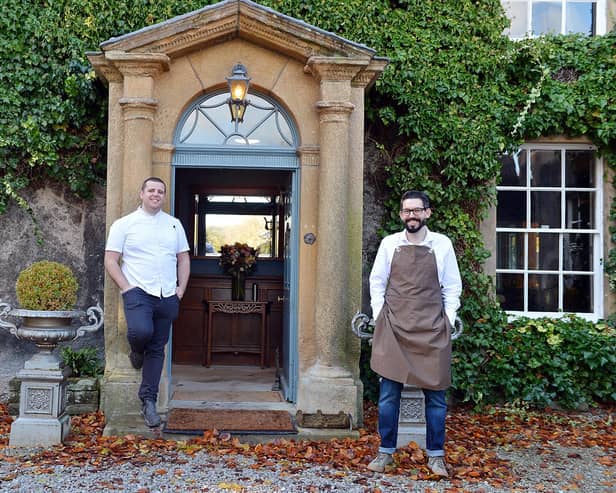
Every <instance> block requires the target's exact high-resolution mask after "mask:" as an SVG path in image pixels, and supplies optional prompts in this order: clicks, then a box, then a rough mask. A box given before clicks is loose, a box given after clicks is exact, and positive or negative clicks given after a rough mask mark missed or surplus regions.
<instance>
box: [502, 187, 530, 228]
mask: <svg viewBox="0 0 616 493" xmlns="http://www.w3.org/2000/svg"><path fill="white" fill-rule="evenodd" d="M497 200H498V209H497V210H496V226H497V227H499V228H521V227H524V226H525V225H526V192H523V191H520V192H517V191H504V190H502V191H499V192H498V194H497Z"/></svg>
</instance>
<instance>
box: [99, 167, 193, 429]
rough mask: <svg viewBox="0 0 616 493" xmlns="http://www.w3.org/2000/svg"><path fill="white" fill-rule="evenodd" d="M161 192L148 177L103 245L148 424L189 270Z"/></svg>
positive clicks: (181, 237) (156, 420)
mask: <svg viewBox="0 0 616 493" xmlns="http://www.w3.org/2000/svg"><path fill="white" fill-rule="evenodd" d="M166 192H167V188H166V186H165V182H163V180H161V179H160V178H157V177H150V178H147V179H146V180H145V181H144V182H143V184H142V186H141V192H140V193H139V198H140V199H141V206H140V207H139V208H138V209H137V210H136V211H134V212H131V213H130V214H128V215H126V216H124V217H122V218H120V219H118V220H117V221H115V222H114V223H113V224H112V225H111V228H110V230H109V237H108V238H107V245H106V247H105V268H106V269H107V272H108V273H109V276H110V277H111V278H112V279H113V281H114V282H115V283H116V284H117V285H118V288H120V291H121V292H122V299H123V301H124V314H125V315H126V324H127V326H128V334H127V336H128V342H129V344H130V354H129V358H130V362H131V364H132V366H133V368H135V369H136V370H139V369H142V377H141V386H140V387H139V398H140V399H141V402H142V408H141V412H142V414H143V418H144V420H145V423H146V424H147V425H148V426H149V427H156V426H159V425H160V416H159V415H158V413H157V412H156V400H157V398H158V385H159V383H160V375H161V372H162V369H163V361H164V358H165V345H166V344H167V341H168V340H169V331H170V329H171V323H172V322H173V321H174V320H175V319H176V318H177V316H178V310H179V305H180V300H181V299H182V296H184V291H185V290H186V285H187V284H188V277H189V275H190V257H189V254H188V250H189V246H188V242H187V241H186V233H185V232H184V228H183V227H182V224H181V223H180V221H179V220H178V219H176V218H175V217H173V216H170V215H169V214H167V213H165V212H163V211H162V206H163V203H164V200H165V195H166ZM120 259H121V262H120Z"/></svg>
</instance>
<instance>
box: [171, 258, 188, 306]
mask: <svg viewBox="0 0 616 493" xmlns="http://www.w3.org/2000/svg"><path fill="white" fill-rule="evenodd" d="M177 258H178V287H177V288H176V290H175V293H176V294H177V295H178V298H180V299H182V297H183V296H184V293H185V292H186V286H187V285H188V278H189V277H190V255H189V254H188V252H180V253H178V254H177Z"/></svg>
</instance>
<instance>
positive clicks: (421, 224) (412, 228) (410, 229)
mask: <svg viewBox="0 0 616 493" xmlns="http://www.w3.org/2000/svg"><path fill="white" fill-rule="evenodd" d="M417 221H419V224H417V226H411V225H410V222H411V220H408V221H405V222H404V227H405V228H406V230H407V231H408V232H409V233H417V231H419V230H420V229H421V228H423V227H424V226H425V225H426V220H425V219H417Z"/></svg>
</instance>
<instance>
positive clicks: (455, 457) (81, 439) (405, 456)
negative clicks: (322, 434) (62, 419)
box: [0, 404, 616, 493]
mask: <svg viewBox="0 0 616 493" xmlns="http://www.w3.org/2000/svg"><path fill="white" fill-rule="evenodd" d="M615 411H616V407H614V406H605V407H601V408H596V409H594V410H591V411H588V412H584V413H568V412H559V411H554V410H543V411H529V410H527V409H523V408H511V407H491V408H486V409H484V410H482V411H481V412H475V411H473V410H470V409H467V408H461V407H459V408H455V409H453V410H451V412H450V414H449V416H448V418H447V444H446V452H447V459H448V462H449V464H450V466H451V472H452V474H451V478H450V479H449V480H448V481H447V482H446V483H447V485H446V488H445V489H440V488H439V489H438V490H436V489H433V488H432V487H429V486H428V485H432V484H434V483H433V482H434V480H435V479H437V478H435V477H434V476H432V475H431V474H430V472H429V470H428V469H427V467H426V458H425V456H424V453H423V451H422V450H421V449H420V448H419V447H417V446H416V444H414V443H411V444H409V446H407V447H404V448H402V449H400V450H399V451H398V452H397V453H396V455H395V456H394V457H395V463H394V464H393V466H392V467H391V468H389V469H388V470H387V471H386V473H387V474H385V475H382V476H381V479H380V480H379V483H378V486H375V485H374V484H371V483H369V481H367V480H366V482H365V483H366V486H365V488H364V491H367V492H378V491H388V486H391V487H392V490H393V489H394V486H395V484H396V478H399V477H404V478H405V480H409V479H410V480H413V481H417V482H419V483H421V482H425V485H426V487H425V489H423V490H421V491H426V492H432V491H446V492H448V493H456V492H462V491H487V490H485V489H482V488H480V489H473V488H472V485H473V484H477V485H480V484H481V485H489V487H490V488H491V491H543V492H551V491H580V492H586V491H591V490H589V489H588V488H587V487H585V480H586V478H585V476H586V475H585V474H584V467H579V464H576V462H578V463H579V462H580V461H581V460H582V459H583V458H584V457H586V456H587V454H585V451H587V450H592V451H593V454H592V458H591V460H592V462H596V463H597V464H599V465H600V466H602V467H601V477H600V478H599V479H598V480H597V481H595V483H593V484H595V491H616V475H615V471H616V423H615V422H614V419H615V418H616V412H615ZM11 421H12V419H11V417H10V416H9V415H8V412H7V408H6V406H5V405H4V404H0V460H2V461H3V462H4V463H5V464H7V463H10V464H12V465H13V466H14V467H13V468H12V469H11V472H10V473H6V472H4V473H0V491H4V490H3V489H2V485H3V484H8V482H10V481H12V480H13V479H15V478H16V477H17V476H18V475H19V474H21V473H26V472H27V473H28V474H40V475H45V474H49V473H51V472H52V471H53V470H54V467H56V466H58V465H62V466H65V467H80V468H84V467H87V469H88V470H89V471H92V470H99V469H100V470H108V469H110V468H112V467H114V466H118V465H121V464H127V463H130V464H132V465H133V466H140V465H150V464H152V463H157V462H161V459H162V458H164V459H165V460H166V461H167V462H165V464H169V463H171V464H181V463H182V462H183V461H186V460H187V459H188V458H190V457H191V456H194V455H195V454H198V453H207V454H210V455H213V456H219V457H224V458H228V459H229V460H230V461H231V462H230V463H231V464H233V460H234V459H233V457H236V458H237V457H238V456H243V457H247V458H250V459H252V460H253V462H251V465H250V469H252V470H260V469H263V468H273V467H274V466H276V467H278V468H280V466H281V464H282V467H283V470H285V471H286V472H287V473H288V474H297V473H301V470H302V468H303V467H307V466H309V465H310V466H322V467H324V468H325V469H324V470H325V471H326V472H325V474H326V475H332V477H335V476H340V475H344V474H347V473H348V474H352V473H358V472H361V473H365V471H366V469H365V467H366V465H367V464H368V462H370V460H371V459H372V457H373V456H374V454H375V452H376V450H377V448H378V443H379V440H378V435H377V433H376V410H375V408H374V407H373V406H371V405H367V406H366V410H365V425H366V427H365V428H364V429H361V430H360V438H359V439H356V440H351V439H339V440H331V441H323V442H314V441H293V440H278V441H276V442H273V443H268V444H257V445H248V444H245V443H241V442H240V441H239V440H238V439H237V438H234V437H232V436H231V435H229V434H226V433H218V432H217V431H215V430H212V431H207V432H205V433H204V435H203V436H202V437H199V438H195V439H193V440H190V441H187V442H184V441H173V440H164V439H156V440H152V439H144V438H141V437H138V436H131V435H128V436H124V437H103V436H102V429H103V427H104V416H103V414H102V413H100V412H98V413H92V414H86V415H82V416H78V417H73V418H72V420H71V424H72V432H71V435H70V437H69V440H68V441H67V442H66V443H65V444H64V445H60V446H56V447H53V448H50V449H45V450H39V451H35V452H33V453H30V454H26V455H15V454H11V453H10V452H11V450H10V448H9V447H8V439H9V431H10V424H11ZM563 451H564V452H563ZM559 454H560V455H559ZM524 455H526V456H527V457H528V456H530V457H531V461H532V462H533V463H536V466H537V467H539V468H542V467H543V468H550V467H552V468H553V469H550V474H544V475H543V476H541V481H540V482H536V483H532V488H530V489H529V482H528V480H527V481H525V482H524V481H523V480H524V478H522V477H521V475H524V473H525V469H524V468H523V467H516V466H517V461H516V458H518V457H520V456H524ZM555 464H556V467H554V465H555ZM574 465H576V466H577V468H573V466H574ZM574 469H575V470H580V471H582V472H580V473H577V474H573V473H571V471H570V470H574ZM321 471H323V469H321ZM567 471H569V473H570V474H568V475H567V474H566V473H567ZM154 472H155V474H160V475H166V474H173V471H169V470H167V469H166V468H161V469H157V470H156V471H154ZM176 473H178V474H179V470H176ZM279 473H280V472H279ZM246 474H249V473H246ZM559 475H560V476H566V481H565V483H564V484H563V480H562V479H563V478H561V477H558V476H559ZM368 477H369V476H368ZM361 482H362V480H361V478H360V479H359V480H356V481H355V483H361ZM521 483H524V484H525V485H526V486H525V487H521V486H520V484H521ZM557 483H558V487H557V488H556V487H555V485H556V484H557ZM441 484H442V483H441ZM111 489H113V488H110V490H111ZM223 490H224V489H223ZM138 491H142V492H147V491H150V490H149V489H147V488H145V489H143V490H138ZM245 491H249V490H245ZM315 491H318V490H315Z"/></svg>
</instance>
